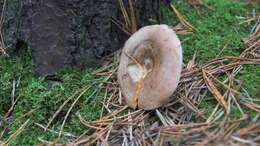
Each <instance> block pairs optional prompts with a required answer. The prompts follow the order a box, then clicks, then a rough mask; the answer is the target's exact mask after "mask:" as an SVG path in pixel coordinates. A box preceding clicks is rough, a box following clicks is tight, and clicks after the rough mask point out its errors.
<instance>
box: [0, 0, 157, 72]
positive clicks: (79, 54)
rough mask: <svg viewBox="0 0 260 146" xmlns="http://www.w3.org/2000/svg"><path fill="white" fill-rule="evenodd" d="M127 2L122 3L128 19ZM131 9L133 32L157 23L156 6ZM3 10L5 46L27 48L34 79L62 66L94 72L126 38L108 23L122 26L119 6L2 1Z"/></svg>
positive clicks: (140, 0)
mask: <svg viewBox="0 0 260 146" xmlns="http://www.w3.org/2000/svg"><path fill="white" fill-rule="evenodd" d="M1 1H2V2H1V4H2V5H3V1H4V0H1ZM129 1H130V0H123V3H124V7H125V8H126V11H127V13H128V16H129V17H130V12H131V11H130V10H131V9H130V8H131V7H130V5H129ZM132 3H133V7H134V12H135V16H136V22H137V28H140V27H141V26H144V25H149V24H152V23H159V20H160V0H132ZM6 4H7V5H6V11H5V15H6V17H5V18H6V19H5V23H4V26H3V30H4V37H5V44H7V45H9V47H12V48H13V47H15V46H17V42H18V41H23V42H25V43H27V44H28V46H29V47H30V48H31V49H32V56H33V64H34V70H35V72H36V73H37V74H39V75H53V74H55V73H56V72H57V71H58V70H60V69H62V68H64V67H66V66H70V67H93V66H97V65H99V64H100V63H101V61H100V60H102V57H104V56H105V55H107V54H110V53H112V52H114V51H115V50H117V49H119V48H120V47H122V45H123V43H124V42H125V40H126V39H127V38H128V37H129V35H127V33H125V32H123V31H122V29H120V28H119V27H118V26H117V25H116V24H115V23H114V22H118V21H120V22H122V23H125V21H124V17H123V15H122V11H121V10H122V9H121V7H120V5H119V0H7V1H6ZM112 19H113V20H114V21H112ZM130 27H131V26H130Z"/></svg>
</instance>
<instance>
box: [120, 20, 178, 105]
mask: <svg viewBox="0 0 260 146" xmlns="http://www.w3.org/2000/svg"><path fill="white" fill-rule="evenodd" d="M181 68H182V48H181V43H180V40H179V39H178V37H177V35H176V34H175V32H174V31H173V30H172V29H171V28H169V27H168V26H167V25H151V26H146V27H143V28H141V29H140V30H138V31H137V32H135V33H134V34H133V35H132V36H131V37H130V38H129V39H128V40H127V41H126V43H125V45H124V48H123V51H122V54H121V58H120V65H119V69H118V81H119V85H120V88H121V92H122V94H123V97H124V99H125V101H126V103H127V105H128V106H130V107H132V108H134V109H136V108H141V109H145V110H151V109H155V108H158V107H160V106H163V105H165V104H167V103H168V102H169V101H170V96H171V95H172V94H173V92H174V91H175V89H176V88H177V85H178V83H179V79H180V75H181Z"/></svg>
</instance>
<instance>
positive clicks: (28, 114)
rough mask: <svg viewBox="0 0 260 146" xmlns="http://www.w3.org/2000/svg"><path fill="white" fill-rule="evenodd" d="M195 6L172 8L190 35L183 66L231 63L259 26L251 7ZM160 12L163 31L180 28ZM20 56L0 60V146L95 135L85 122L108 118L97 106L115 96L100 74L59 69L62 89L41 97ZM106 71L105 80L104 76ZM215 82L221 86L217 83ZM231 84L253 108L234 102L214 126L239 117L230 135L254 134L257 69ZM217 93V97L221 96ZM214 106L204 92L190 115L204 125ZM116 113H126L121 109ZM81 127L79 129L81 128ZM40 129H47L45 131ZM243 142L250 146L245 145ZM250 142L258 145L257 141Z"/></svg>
mask: <svg viewBox="0 0 260 146" xmlns="http://www.w3.org/2000/svg"><path fill="white" fill-rule="evenodd" d="M203 2H204V3H203V4H199V5H192V4H190V3H188V2H187V1H181V0H178V1H174V2H173V3H172V4H173V6H174V7H175V8H176V10H178V12H179V13H180V14H181V15H182V16H183V17H184V19H186V20H187V22H188V23H190V24H191V25H192V26H193V27H194V31H193V32H192V33H189V34H183V33H180V34H179V36H180V39H181V41H182V48H183V51H184V54H183V56H184V64H188V63H189V61H190V60H192V58H193V56H194V54H196V61H195V62H196V66H200V65H203V64H205V63H206V62H208V61H210V60H212V59H214V58H217V57H224V56H239V55H240V54H241V53H242V52H243V51H244V50H245V49H246V48H248V44H246V43H245V41H244V40H245V38H247V37H249V36H250V34H252V33H253V31H254V28H255V27H254V26H255V25H256V23H258V24H259V21H260V19H259V16H260V15H259V12H260V7H259V5H258V6H257V5H254V4H247V3H244V2H238V1H235V0H204V1H203ZM163 11H164V14H165V16H164V23H166V24H168V25H170V26H172V27H174V26H176V25H177V24H179V23H180V19H179V18H178V17H177V16H176V13H175V12H174V11H173V10H172V8H167V7H165V8H163ZM257 21H258V22H257ZM258 39H259V38H258ZM258 49H259V48H258ZM258 51H259V50H258ZM259 52H260V51H259ZM259 52H258V53H259ZM28 54H30V50H19V53H17V55H15V56H12V57H1V58H0V88H1V89H0V145H1V141H2V143H8V144H10V145H28V146H31V145H36V144H40V143H44V142H53V141H55V140H56V142H59V143H64V142H68V141H70V140H75V139H77V138H82V137H84V135H91V134H92V133H93V132H94V131H95V130H96V132H97V133H98V132H99V131H98V128H97V127H99V126H100V125H98V126H97V125H96V128H93V127H95V126H92V127H90V126H91V124H90V123H89V125H88V124H86V123H87V122H86V121H92V120H96V119H101V117H102V116H101V115H102V114H104V113H107V112H104V111H106V110H109V109H106V107H105V108H104V106H103V104H104V102H103V101H104V97H109V96H110V97H113V95H114V94H115V93H112V92H111V91H113V89H108V88H109V87H113V86H112V85H109V83H108V82H110V79H108V78H107V77H108V76H103V75H102V73H100V72H102V70H100V69H98V70H99V71H97V70H96V69H86V70H77V69H70V68H67V69H64V70H63V71H61V72H59V73H58V77H59V79H61V80H62V83H61V84H57V85H55V87H53V89H51V90H49V85H48V83H47V82H46V80H45V79H44V78H42V77H37V76H35V75H34V74H33V71H32V61H31V55H28ZM258 57H259V56H258ZM256 59H257V58H256ZM258 59H259V58H258ZM113 65H114V64H113ZM104 70H105V69H104ZM113 71H114V70H110V71H108V72H109V73H111V74H112V73H114V72H113ZM220 79H222V81H223V80H225V77H222V78H221V77H220ZM236 79H237V80H239V84H240V85H239V86H241V87H243V88H242V89H243V91H246V92H245V93H248V94H247V95H246V96H249V97H250V99H252V101H255V102H258V104H254V105H253V108H252V106H246V105H245V104H243V105H241V106H235V104H236V102H234V103H233V104H234V105H233V104H230V106H229V107H228V108H229V109H228V112H227V113H225V112H224V113H225V114H226V115H225V114H220V115H219V116H220V117H222V118H221V119H225V118H226V117H229V118H230V119H232V120H234V119H241V118H243V117H245V115H247V116H248V117H250V120H249V121H247V120H246V121H244V122H241V124H240V125H235V127H236V128H239V127H240V126H244V125H249V123H250V122H251V121H254V123H253V124H254V125H257V124H258V134H259V132H260V130H259V122H260V113H259V111H260V107H259V106H260V103H259V101H260V66H259V65H245V66H243V67H241V68H240V69H239V73H238V74H237V75H236ZM225 87H226V86H225ZM242 89H241V90H242ZM108 90H109V91H108ZM221 90H223V92H224V89H223V88H221ZM237 90H239V89H237ZM239 91H240V90H239ZM241 92H242V91H241ZM242 95H243V96H245V95H244V93H243V94H242V93H241V94H239V95H235V98H236V99H238V100H239V97H236V96H242ZM111 100H112V99H111ZM226 100H228V99H226ZM231 103H232V102H231ZM63 104H64V106H62V105H63ZM12 105H14V106H13V107H12ZM216 106H218V102H217V100H216V99H215V98H214V96H213V95H212V94H210V93H209V92H207V93H205V95H204V97H203V99H202V100H201V101H199V104H196V109H197V110H198V111H199V112H198V113H200V114H203V116H204V117H206V119H208V118H209V117H210V116H211V115H212V113H214V112H216V111H214V109H215V110H216V109H217V110H219V111H221V109H219V107H217V108H216ZM123 107H124V106H122V108H123ZM250 107H251V108H250ZM59 108H61V110H60V111H59V110H58V109H59ZM240 108H241V109H240ZM10 109H11V110H10ZM222 110H223V109H222ZM57 111H59V112H57ZM162 111H164V109H162ZM223 111H224V110H223ZM56 112H57V113H58V114H57V116H56V115H55V113H56ZM124 112H125V113H128V112H133V111H132V110H130V109H127V110H126V111H124ZM138 112H143V111H138ZM159 113H160V110H158V111H156V112H155V113H154V112H152V113H149V114H150V116H151V115H160V114H159ZM191 113H192V112H191ZM198 113H192V114H191V115H190V118H188V120H187V119H186V123H198V122H200V123H201V122H202V121H203V120H202V119H203V118H202V119H200V120H198V119H199V118H198V117H200V116H198ZM222 113H223V112H222ZM128 116H129V115H128ZM203 116H202V117H203ZM164 117H166V116H164ZM83 119H85V120H86V121H85V122H84V120H83ZM153 120H154V121H156V120H158V121H159V122H158V123H157V124H158V125H167V122H166V123H165V122H163V120H162V117H160V116H159V118H158V119H156V118H154V119H153ZM218 120H220V119H218ZM218 120H216V121H218ZM180 121H181V120H180ZM180 121H176V120H174V122H175V123H178V122H179V123H185V122H180ZM48 123H49V126H48V128H47V130H45V129H44V128H45V127H46V126H47V125H48ZM84 123H85V124H84ZM92 125H93V123H92ZM169 125H170V124H169V123H168V126H169ZM233 126H234V125H233ZM101 127H102V126H101ZM233 128H234V127H233ZM59 135H61V136H60V137H59ZM126 135H127V134H126ZM97 137H98V136H97ZM241 141H242V140H241ZM246 142H248V141H246ZM250 142H252V143H254V141H253V140H252V141H250ZM258 142H260V141H259V138H258ZM180 144H182V143H181V142H180Z"/></svg>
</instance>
